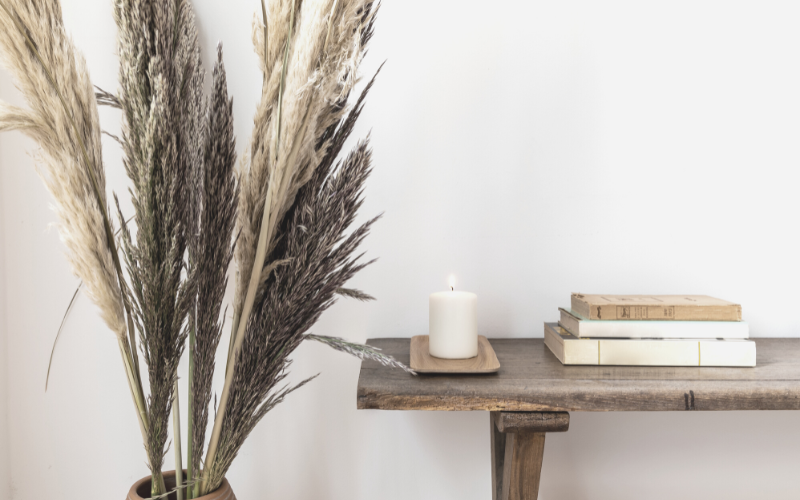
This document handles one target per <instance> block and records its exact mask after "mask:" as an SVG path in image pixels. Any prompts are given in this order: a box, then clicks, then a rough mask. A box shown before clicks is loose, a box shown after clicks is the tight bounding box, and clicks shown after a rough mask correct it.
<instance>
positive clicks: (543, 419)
mask: <svg viewBox="0 0 800 500" xmlns="http://www.w3.org/2000/svg"><path fill="white" fill-rule="evenodd" d="M492 421H493V422H494V423H495V425H496V426H497V430H499V431H500V432H567V431H568V430H569V413H567V412H565V411H532V412H516V411H493V412H492Z"/></svg>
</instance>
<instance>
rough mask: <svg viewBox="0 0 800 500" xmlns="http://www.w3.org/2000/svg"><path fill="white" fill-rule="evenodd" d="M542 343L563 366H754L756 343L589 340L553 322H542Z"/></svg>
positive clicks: (682, 340) (722, 340) (749, 341)
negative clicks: (576, 335)
mask: <svg viewBox="0 0 800 500" xmlns="http://www.w3.org/2000/svg"><path fill="white" fill-rule="evenodd" d="M544 343H545V345H546V346H547V347H548V348H549V349H550V350H551V351H552V352H553V354H554V355H555V356H556V358H558V360H559V361H561V363H563V364H565V365H606V366H614V365H616V366H726V367H752V366H755V365H756V343H755V342H753V341H752V340H743V339H717V340H703V339H590V338H578V337H575V336H574V335H571V334H570V333H569V332H568V331H567V330H565V329H564V328H562V327H560V326H559V325H558V324H556V323H545V324H544Z"/></svg>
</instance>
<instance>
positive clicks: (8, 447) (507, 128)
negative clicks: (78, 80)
mask: <svg viewBox="0 0 800 500" xmlns="http://www.w3.org/2000/svg"><path fill="white" fill-rule="evenodd" d="M195 5H196V11H197V15H198V22H199V25H200V28H201V34H202V48H203V54H204V58H205V60H206V64H207V67H210V62H211V57H212V55H213V47H214V46H215V44H216V42H217V41H218V40H222V41H223V42H224V47H225V62H226V67H227V70H228V81H229V90H230V92H231V94H232V95H233V96H234V113H235V116H236V122H235V126H236V132H237V135H238V146H239V151H240V152H241V151H242V150H243V148H244V147H245V145H246V143H247V142H248V140H249V136H250V131H251V128H252V116H253V111H254V108H255V104H256V102H257V99H258V96H259V89H260V85H261V77H260V74H259V72H258V69H257V63H256V59H255V56H254V54H253V52H252V48H251V42H250V23H251V19H252V15H253V13H254V12H256V11H257V10H259V2H258V1H256V0H249V1H243V0H236V1H229V2H214V1H208V0H203V1H197V2H195ZM111 12H112V2H111V1H110V0H81V1H78V0H65V1H64V16H65V22H66V25H67V28H68V29H69V31H70V32H71V33H72V34H73V36H74V39H75V42H76V43H77V45H78V46H79V47H80V48H81V49H83V51H84V53H85V55H86V58H87V61H88V65H89V69H90V72H91V77H92V79H93V81H94V82H95V83H96V84H97V85H99V86H100V87H103V88H105V89H107V90H110V91H116V88H117V83H116V74H117V61H116V56H115V43H116V42H115V32H116V28H115V25H114V23H113V20H112V14H111ZM798 16H800V7H798V5H797V4H796V3H795V2H790V1H783V2H780V1H767V2H730V1H674V2H637V1H621V0H606V1H602V2H594V1H589V0H585V1H578V0H567V1H561V2H542V1H535V2H525V1H520V0H513V1H509V2H501V3H498V2H475V1H461V2H456V1H449V2H426V1H420V0H404V1H396V0H386V1H385V2H384V5H383V7H382V9H381V12H380V15H379V18H378V23H377V31H376V35H375V38H374V40H373V44H372V47H371V49H370V52H369V55H368V58H367V60H366V61H365V63H364V65H363V70H364V73H365V75H371V73H372V72H373V71H374V70H375V69H376V68H377V66H378V65H379V64H380V63H381V62H383V61H384V60H388V62H387V63H386V66H385V67H384V70H383V72H382V73H381V75H380V77H379V79H378V82H377V84H376V86H375V88H374V90H373V92H372V93H371V95H370V98H369V102H368V105H367V108H366V111H365V113H364V114H363V116H362V118H361V122H360V125H359V127H358V128H357V130H356V133H355V136H358V137H363V136H365V135H366V134H367V133H368V132H369V131H370V130H372V144H373V147H374V150H375V170H374V173H373V174H372V177H371V179H370V180H369V183H368V186H367V189H366V203H365V204H364V206H363V212H362V214H363V217H366V216H371V215H374V214H376V213H379V212H385V216H384V218H383V220H382V221H381V222H380V223H379V224H378V225H377V226H376V227H375V229H374V231H373V234H372V235H371V236H370V237H369V238H368V240H367V241H366V243H365V245H364V248H365V249H366V250H367V251H368V255H369V256H370V257H380V260H379V261H378V262H377V263H376V264H375V265H373V266H372V267H370V268H368V269H367V270H365V271H363V272H362V273H361V274H360V275H359V276H358V277H357V278H356V279H355V280H354V282H353V285H354V286H357V287H359V288H363V289H364V290H366V291H368V292H369V293H371V294H373V295H375V296H376V297H377V298H378V301H377V302H373V303H368V304H363V303H358V302H341V303H339V304H337V305H336V306H335V307H334V308H333V309H332V310H331V311H330V312H329V313H327V314H326V315H325V316H324V317H323V319H322V321H320V323H319V324H318V325H317V326H316V327H315V328H314V331H315V332H317V333H324V334H332V335H339V336H343V337H346V338H348V339H351V340H356V341H364V340H366V339H367V338H370V337H409V336H412V335H416V334H422V333H426V331H427V297H428V294H430V293H431V292H434V291H438V290H442V289H444V288H445V286H446V284H447V277H448V275H450V274H451V273H453V274H455V275H456V276H457V278H458V285H459V287H460V288H461V289H462V290H469V291H472V292H475V293H477V294H478V297H479V325H480V330H481V333H482V334H485V335H487V336H489V337H541V336H542V323H543V322H544V321H552V320H554V319H556V318H557V310H556V308H557V307H559V306H564V305H566V304H568V300H569V294H570V292H573V291H583V292H599V291H602V292H606V293H703V294H710V295H715V296H720V297H722V298H725V299H728V300H733V301H738V302H740V303H741V304H742V305H743V309H744V317H745V320H747V321H748V322H749V323H750V326H751V332H752V335H753V336H755V337H765V336H797V335H798V333H800V319H798V318H799V317H800V316H799V315H798V303H800V292H798V288H797V280H798V277H800V264H798V262H800V260H799V259H798V252H799V251H800V248H798V223H797V216H798V214H800V201H798V197H797V185H798V184H797V183H798V180H800V179H799V176H798V166H800V148H799V147H798V137H800V31H798V30H797V26H796V24H797V23H796V21H797V19H798ZM0 36H2V35H0ZM0 98H2V99H4V100H7V101H11V102H13V103H17V104H21V102H22V101H21V98H20V96H19V94H18V93H17V92H16V91H15V90H14V88H13V83H12V82H11V80H10V78H9V76H8V73H0ZM101 120H102V123H103V126H104V128H106V129H107V130H109V131H111V132H117V131H118V130H119V121H120V116H119V114H118V112H116V111H113V110H109V109H103V110H101ZM104 141H105V142H104V147H105V160H106V168H107V171H108V178H109V189H113V190H115V191H117V192H119V193H121V194H123V196H122V197H123V198H125V196H124V191H125V186H126V182H125V177H124V173H123V170H122V166H121V155H120V152H119V148H118V147H117V146H116V145H115V143H113V141H110V140H107V138H104ZM35 149H36V148H35V145H34V144H33V143H32V142H31V141H29V140H28V139H25V138H23V136H22V135H21V134H18V133H9V134H3V135H0V201H1V202H0V238H1V239H0V243H1V244H0V498H11V499H14V500H34V499H41V498H49V497H58V498H70V499H78V498H122V497H123V495H125V493H126V491H127V489H128V487H129V486H130V484H131V483H132V482H133V481H135V480H136V479H138V478H140V477H143V476H145V475H146V474H147V468H146V466H145V455H144V451H143V449H142V445H141V440H140V435H139V431H138V429H137V426H136V421H135V417H134V413H133V409H132V405H131V401H130V395H129V393H128V390H127V388H126V386H125V378H124V375H123V371H122V365H121V362H120V359H119V354H118V351H117V347H116V345H115V343H114V340H113V337H112V335H111V334H110V333H109V332H108V331H107V329H106V328H105V327H104V325H103V323H102V321H101V320H100V318H99V315H98V314H97V310H96V309H95V307H94V305H93V304H91V302H90V301H89V300H87V299H86V298H85V297H81V298H79V299H78V301H77V304H76V306H75V309H74V312H73V314H72V315H71V317H70V319H69V322H68V324H67V327H66V328H65V330H64V333H63V336H62V339H61V341H60V343H59V346H58V349H57V351H56V355H55V360H54V364H53V374H52V378H51V382H50V388H49V390H48V391H47V392H46V393H45V391H44V382H45V373H46V368H47V360H48V356H49V353H50V347H51V345H52V342H53V338H54V336H55V333H56V330H57V328H58V325H59V322H60V320H61V316H62V313H63V311H64V309H65V307H66V306H67V303H68V302H69V299H70V297H71V295H72V292H73V291H74V289H75V287H76V285H77V283H78V282H77V279H76V278H75V277H74V276H72V275H71V273H70V270H69V267H68V265H67V263H66V261H65V259H64V256H63V251H64V250H63V246H62V245H61V243H60V242H59V239H58V233H57V230H56V229H55V228H50V229H48V227H49V225H50V224H51V223H52V222H53V221H54V216H53V213H52V212H51V211H50V210H49V208H48V203H49V196H48V194H47V193H46V192H45V190H44V188H43V186H42V184H41V182H40V181H39V180H38V178H37V177H36V175H35V171H34V161H33V159H32V156H31V154H30V153H31V152H34V151H35ZM226 331H227V329H226ZM226 344H227V340H226V339H223V341H222V345H226ZM294 358H295V364H294V369H293V372H294V373H293V379H295V380H297V379H300V377H306V376H309V375H312V374H314V373H317V372H321V373H322V376H321V377H319V379H317V380H316V381H314V382H313V383H312V384H310V385H309V386H307V387H306V388H304V389H302V390H301V391H299V392H297V393H295V394H294V395H292V396H291V397H290V398H289V400H288V401H287V402H286V403H284V404H283V405H281V406H280V407H279V408H277V409H276V410H275V411H273V412H272V413H270V414H269V415H268V416H267V417H266V418H265V419H264V421H263V422H262V423H261V424H260V426H259V427H258V428H257V429H256V431H255V432H254V433H253V435H252V436H251V437H250V439H249V441H248V442H247V444H246V445H245V446H244V448H243V449H242V452H241V454H240V456H239V457H238V458H237V459H236V461H235V462H234V465H233V467H232V468H231V470H230V473H229V475H228V477H229V479H230V481H231V482H232V484H233V486H234V489H235V491H236V493H237V496H238V497H239V498H241V499H251V498H287V499H308V500H311V499H314V500H317V499H345V498H347V499H372V498H383V499H387V500H389V499H404V500H405V499H456V498H457V499H463V500H473V499H474V500H478V499H486V498H489V497H490V494H491V493H490V481H491V479H490V469H489V434H488V430H489V423H488V415H487V414H486V413H484V412H475V413H424V412H380V411H356V409H355V408H356V397H355V396H356V381H357V377H358V370H359V362H358V361H357V360H354V359H350V358H348V357H346V356H345V355H343V354H340V353H336V352H333V351H331V350H328V349H327V348H325V347H324V346H321V345H307V346H303V347H301V348H300V349H299V350H298V351H297V352H296V355H295V356H294ZM184 368H185V367H184ZM216 386H217V387H220V386H221V382H220V381H217V384H216ZM184 395H185V392H184ZM183 405H184V408H185V401H184V403H183ZM798 416H799V415H798V414H797V413H792V412H752V413H653V414H643V413H633V414H622V413H616V414H587V413H573V414H572V422H571V426H570V431H569V432H567V433H564V434H553V435H550V436H549V437H548V438H547V445H546V449H545V462H544V467H543V471H542V474H543V476H542V477H543V479H542V483H541V494H540V497H541V498H543V499H561V498H570V499H589V498H591V499H615V500H619V499H638V498H643V497H645V498H652V499H671V498H676V497H689V498H726V499H749V498H774V499H778V498H796V497H797V496H798V494H800V483H799V482H798V477H800V476H798V474H797V470H798V468H799V467H800V426H798ZM172 460H173V458H172V454H171V452H170V453H169V454H168V455H167V463H168V464H170V465H169V466H168V467H167V468H169V469H171V468H173V467H172V465H171V464H172Z"/></svg>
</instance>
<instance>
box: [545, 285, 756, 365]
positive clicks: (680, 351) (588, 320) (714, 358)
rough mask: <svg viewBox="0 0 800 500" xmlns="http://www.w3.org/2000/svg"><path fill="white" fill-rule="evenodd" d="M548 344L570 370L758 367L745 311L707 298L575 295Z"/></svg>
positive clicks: (548, 326) (549, 332)
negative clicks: (580, 367)
mask: <svg viewBox="0 0 800 500" xmlns="http://www.w3.org/2000/svg"><path fill="white" fill-rule="evenodd" d="M571 302H572V303H571V308H570V309H562V308H559V311H560V313H561V320H560V321H559V322H558V323H545V324H544V342H545V344H546V345H547V347H549V348H550V350H551V351H552V352H553V354H555V356H556V357H557V358H558V359H559V361H561V362H562V363H563V364H565V365H638V366H755V365H756V344H755V342H753V341H752V340H748V337H749V335H750V332H749V329H748V327H747V323H745V322H744V321H742V306H740V305H738V304H734V303H732V302H728V301H725V300H720V299H715V298H713V297H708V296H706V295H586V294H579V293H573V294H572V301H571Z"/></svg>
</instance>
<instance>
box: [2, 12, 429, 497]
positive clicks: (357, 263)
mask: <svg viewBox="0 0 800 500" xmlns="http://www.w3.org/2000/svg"><path fill="white" fill-rule="evenodd" d="M261 7H262V9H261V16H260V18H259V17H257V18H256V19H255V20H254V22H253V44H254V47H255V52H256V54H257V56H258V58H259V61H260V65H261V69H262V71H263V79H262V93H261V99H260V102H259V104H258V107H257V109H256V113H255V123H254V128H253V133H252V137H251V139H250V143H249V147H248V150H249V155H245V158H244V159H243V160H242V167H241V170H240V171H239V172H235V171H234V164H235V161H236V154H235V137H234V133H233V115H232V110H233V107H232V101H231V98H230V97H229V96H228V94H227V81H226V76H225V67H224V64H223V61H222V47H221V45H220V46H218V48H217V61H216V64H215V65H214V70H213V83H212V86H211V94H210V96H206V95H204V93H203V83H204V79H205V72H204V70H203V68H202V64H201V58H200V50H199V45H198V34H197V27H196V23H195V19H194V14H193V12H192V8H191V5H190V4H189V0H117V1H115V2H114V17H115V21H116V23H117V27H118V38H119V44H118V54H119V58H120V72H119V80H120V88H119V91H118V94H117V95H115V94H112V93H110V92H106V91H104V90H101V89H96V88H94V87H93V86H92V84H91V82H90V81H89V77H88V72H87V70H86V66H85V62H84V61H83V58H82V57H81V56H80V53H79V52H78V51H77V50H76V49H75V47H74V46H73V44H72V42H71V40H70V39H69V37H68V36H67V35H66V32H65V30H64V26H63V22H62V20H61V10H60V7H59V5H58V3H57V1H56V0H33V1H30V2H29V1H23V0H0V28H2V35H0V51H1V52H2V53H3V55H4V57H5V62H6V64H7V65H8V66H9V68H10V69H11V70H12V72H13V73H14V75H15V76H16V78H17V80H18V82H19V86H20V89H21V90H22V91H23V93H24V94H25V97H26V99H27V100H28V103H29V106H30V109H22V108H18V107H14V106H10V105H8V104H5V103H0V131H6V130H19V131H21V132H23V133H25V134H27V135H29V136H30V137H32V138H33V139H35V140H36V141H37V142H38V143H39V144H40V146H41V147H42V151H43V155H42V156H43V160H42V166H41V168H40V175H41V176H42V179H43V181H44V183H45V185H46V186H47V188H48V189H49V190H50V192H51V193H52V195H53V198H54V199H55V202H56V203H55V208H56V213H57V215H58V218H59V221H60V223H61V224H60V231H61V237H62V239H63V240H64V242H65V244H66V246H67V249H68V255H69V259H70V262H71V263H72V265H73V269H74V271H75V273H76V274H77V275H78V276H79V277H80V278H81V280H82V286H85V289H86V290H87V292H88V293H89V295H90V297H91V298H92V300H93V301H94V302H95V303H96V304H97V305H98V306H99V307H100V309H101V313H102V315H103V318H104V320H105V322H106V323H107V325H108V326H109V328H110V329H111V330H112V331H113V332H114V333H115V335H116V337H117V340H118V343H119V347H120V352H121V353H122V356H123V361H124V365H125V369H126V375H127V377H128V383H129V387H130V390H131V393H132V395H133V399H134V403H135V405H136V409H137V415H138V418H139V424H140V427H141V431H142V436H143V439H144V445H145V451H146V453H147V458H148V466H149V467H150V470H151V472H152V482H151V496H152V497H153V498H162V497H164V496H165V495H166V494H168V493H169V492H166V491H165V487H164V482H163V476H162V474H161V469H162V467H163V463H164V456H165V454H166V451H167V448H168V446H169V444H168V443H169V439H168V438H169V427H170V421H169V420H170V414H172V417H173V418H172V425H173V431H172V432H173V443H174V446H175V463H176V470H177V471H181V470H182V469H183V467H182V464H183V456H184V455H183V454H182V450H181V448H180V442H181V439H180V432H181V431H180V415H179V411H180V410H179V408H180V406H181V405H179V403H178V401H179V398H178V396H179V395H178V392H177V387H178V386H177V367H178V364H179V362H180V358H181V356H182V355H183V352H184V346H185V345H186V344H187V340H188V346H189V380H188V386H189V395H188V396H189V397H188V408H187V415H188V418H187V420H188V429H187V434H188V438H187V443H188V449H187V453H186V463H187V477H186V478H183V477H182V474H181V473H180V472H178V473H177V475H176V479H177V483H178V486H177V489H176V493H177V497H178V500H184V499H190V498H196V497H200V496H202V495H204V494H207V493H209V492H211V491H213V490H215V489H216V488H217V487H218V486H219V484H220V483H221V481H222V479H223V477H224V476H225V474H226V472H227V471H228V469H229V468H230V466H231V463H232V462H233V460H234V458H235V457H236V455H237V453H238V451H239V449H240V448H241V446H242V444H243V443H244V441H245V439H246V438H247V437H248V436H249V434H250V432H252V430H253V429H254V428H255V426H256V425H257V424H258V423H259V422H260V421H261V419H262V418H263V417H264V416H265V415H266V414H267V413H268V412H269V411H270V410H271V409H272V408H274V407H275V406H276V405H277V404H279V403H280V402H281V401H283V400H284V399H285V398H286V397H287V396H288V395H289V394H290V393H291V392H293V391H295V390H297V389H299V388H300V387H302V386H303V385H304V384H306V383H308V382H309V381H310V380H312V379H313V378H314V377H311V378H309V379H306V380H304V381H302V382H300V383H299V384H295V385H283V386H281V384H282V382H284V381H285V380H286V378H287V376H288V370H289V367H290V366H291V360H290V359H289V357H290V356H291V354H292V353H293V352H294V350H295V349H296V348H297V347H298V346H299V345H300V344H301V343H302V342H303V341H305V340H313V341H317V342H322V343H324V344H326V345H328V346H330V347H332V348H334V349H337V350H339V351H342V352H345V353H348V354H351V355H354V356H357V357H359V358H362V359H374V360H377V361H379V362H380V363H382V364H384V365H385V366H390V367H394V368H401V369H406V370H408V369H407V368H406V367H405V366H403V365H402V364H401V363H399V362H397V361H396V360H394V359H393V358H391V357H390V356H386V355H383V354H381V353H380V352H379V351H378V350H376V349H374V348H372V347H369V346H364V345H360V344H356V343H352V342H348V341H346V340H344V339H341V338H338V337H326V336H318V335H311V334H307V332H308V330H309V329H310V327H311V326H312V325H313V324H314V323H315V322H316V321H317V319H319V317H320V315H321V314H322V313H323V312H324V311H325V310H327V308H328V307H330V306H331V305H333V304H334V303H335V301H336V300H337V297H346V298H352V299H356V300H364V301H366V300H372V297H371V296H369V295H368V294H367V293H365V292H362V291H360V290H356V289H352V288H348V287H346V286H345V285H346V283H347V281H348V280H349V279H350V278H351V277H353V276H354V275H355V274H356V273H357V272H359V271H360V270H361V269H363V268H364V267H366V266H367V265H369V264H370V263H371V262H372V261H362V259H361V257H362V255H360V254H358V253H357V249H358V247H359V245H360V244H361V242H362V241H363V240H364V238H365V237H366V236H367V234H368V233H369V230H370V228H371V226H372V224H374V223H375V222H376V221H377V219H378V217H375V218H372V219H370V220H368V221H367V222H365V223H363V224H361V225H359V226H357V227H355V228H352V227H351V226H352V225H353V224H354V222H355V220H356V216H357V213H358V210H359V209H360V208H361V205H362V203H363V196H362V194H363V189H364V183H365V181H366V179H367V178H368V176H369V174H370V172H371V169H372V152H371V150H370V147H369V139H368V138H367V139H365V140H362V141H360V142H359V143H358V144H357V145H356V147H355V148H354V149H353V150H352V151H351V152H350V153H349V154H347V155H345V156H344V158H342V159H340V153H341V152H342V148H343V146H344V143H345V141H346V140H347V139H348V137H349V136H350V134H351V132H352V131H353V127H354V125H355V122H356V120H357V119H358V117H359V115H360V114H361V111H362V110H363V106H364V100H365V98H366V95H367V93H368V92H369V90H370V88H371V86H372V83H373V81H374V78H373V80H372V81H370V82H369V83H368V84H367V85H366V86H365V88H364V90H363V91H362V93H361V94H360V96H359V97H358V99H357V100H356V101H355V102H354V103H352V104H349V102H348V100H349V98H350V94H351V92H352V90H353V88H354V86H355V85H356V83H357V81H358V68H359V64H360V62H361V59H362V58H363V56H364V54H365V52H366V45H367V43H368V42H369V40H370V38H371V37H372V32H373V28H374V21H375V13H376V12H377V10H378V8H377V5H375V4H373V3H372V1H370V0H271V1H262V3H261ZM98 104H99V105H106V106H111V107H113V108H117V109H119V110H120V111H121V113H122V117H123V127H122V129H123V131H122V136H121V137H114V138H115V139H116V140H117V141H118V142H119V143H120V145H121V146H122V149H123V152H124V166H125V170H126V172H127V174H128V176H129V178H130V180H131V190H130V194H131V197H132V201H133V206H134V210H135V214H134V216H133V217H130V218H129V219H127V220H126V218H125V216H124V215H123V214H122V212H121V210H120V208H119V203H118V202H117V203H115V205H116V207H115V208H116V212H117V214H116V215H117V217H118V222H119V230H118V231H119V237H118V238H117V234H116V233H115V228H114V226H113V224H112V222H111V218H110V211H109V207H108V199H107V195H106V191H105V189H106V188H105V173H104V169H103V158H102V151H101V149H100V134H101V130H100V126H99V123H98V117H97V106H98ZM115 201H116V198H115ZM130 221H134V222H133V223H131V224H128V222H130ZM118 242H119V243H120V245H119V246H120V248H119V249H118ZM119 253H122V256H123V257H124V262H125V265H126V274H123V270H122V266H121V263H120V257H119ZM231 260H235V261H236V263H237V266H238V272H237V274H236V283H235V291H236V292H235V298H234V303H233V325H232V332H231V344H230V346H229V351H228V357H227V365H226V369H225V372H224V376H225V382H224V385H223V390H222V393H221V396H220V399H219V403H218V404H217V402H216V398H215V402H214V403H213V404H214V410H215V414H214V419H213V428H212V432H211V436H210V438H209V440H208V449H207V451H206V453H205V457H203V452H204V447H205V444H206V430H207V427H208V425H209V424H210V422H209V418H210V417H209V413H210V410H211V404H212V403H211V386H212V381H213V376H214V371H215V370H214V369H215V366H214V360H215V355H216V352H217V349H218V345H219V341H220V338H221V334H222V326H223V323H224V316H225V313H224V311H225V309H224V308H223V307H222V306H223V304H222V302H223V297H224V292H225V288H226V284H227V270H228V267H229V265H230V262H231ZM76 293H77V291H76ZM137 334H138V339H137V337H136V335H137ZM137 348H138V350H140V352H141V354H142V356H143V358H144V360H145V362H146V373H147V382H148V387H149V394H148V397H147V398H145V396H144V391H143V383H142V377H141V375H140V370H139V365H138V356H137ZM409 371H410V370H409ZM412 373H413V372H412Z"/></svg>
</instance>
